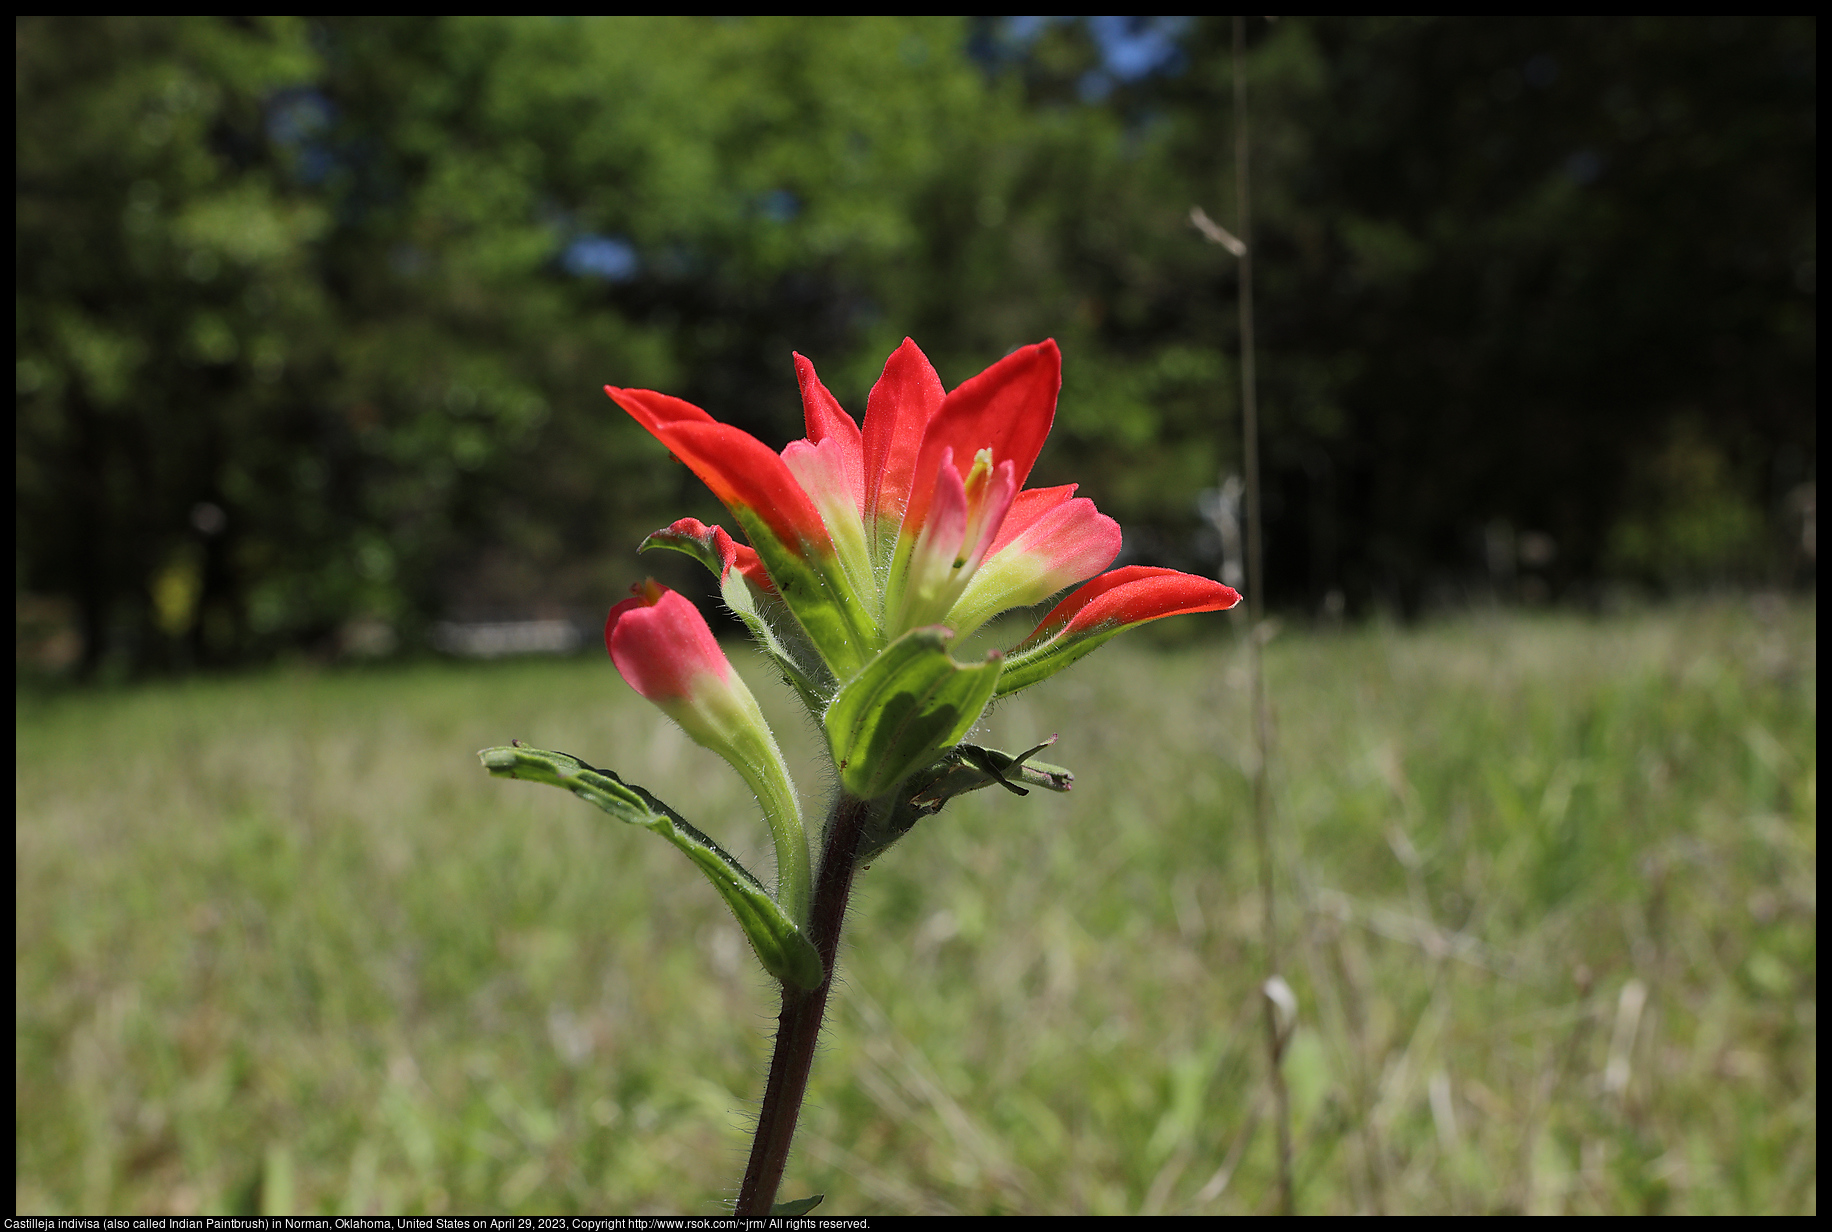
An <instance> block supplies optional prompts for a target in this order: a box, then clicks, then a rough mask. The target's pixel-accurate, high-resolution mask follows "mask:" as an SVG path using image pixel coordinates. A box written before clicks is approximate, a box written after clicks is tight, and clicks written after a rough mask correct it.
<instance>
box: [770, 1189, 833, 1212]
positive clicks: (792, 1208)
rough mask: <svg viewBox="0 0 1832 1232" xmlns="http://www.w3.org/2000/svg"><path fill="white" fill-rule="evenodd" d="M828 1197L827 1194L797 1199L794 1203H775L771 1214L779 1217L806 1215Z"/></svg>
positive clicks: (771, 1208) (771, 1207)
mask: <svg viewBox="0 0 1832 1232" xmlns="http://www.w3.org/2000/svg"><path fill="white" fill-rule="evenodd" d="M826 1197H827V1195H826V1194H815V1195H814V1196H813V1197H812V1198H797V1199H795V1200H794V1201H793V1202H777V1203H773V1204H772V1205H771V1206H770V1214H772V1215H775V1216H778V1217H792V1216H795V1215H806V1214H807V1213H808V1212H809V1211H811V1210H813V1209H814V1208H815V1207H817V1206H819V1205H820V1204H821V1202H822V1200H823V1199H825V1198H826Z"/></svg>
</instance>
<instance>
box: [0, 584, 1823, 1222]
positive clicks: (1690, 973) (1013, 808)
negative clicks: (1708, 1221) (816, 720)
mask: <svg viewBox="0 0 1832 1232" xmlns="http://www.w3.org/2000/svg"><path fill="white" fill-rule="evenodd" d="M1814 620H1815V611H1814V608H1813V606H1812V605H1810V604H1795V605H1788V604H1783V603H1779V602H1767V603H1761V602H1753V603H1752V602H1750V601H1738V602H1729V601H1725V602H1722V603H1718V604H1713V605H1702V606H1696V607H1690V608H1685V609H1678V610H1668V611H1658V612H1652V613H1643V614H1636V615H1624V616H1618V617H1613V618H1609V619H1606V620H1593V619H1586V618H1581V617H1577V616H1570V615H1539V616H1533V615H1494V616H1486V617H1472V618H1468V619H1464V620H1461V621H1455V622H1450V623H1443V624H1437V625H1433V626H1428V627H1426V628H1424V629H1422V630H1417V631H1402V630H1396V629H1390V628H1382V627H1373V628H1368V629H1363V630H1359V631H1355V630H1351V631H1347V632H1342V633H1335V634H1332V633H1328V632H1309V631H1287V632H1286V633H1284V634H1283V635H1282V636H1280V637H1279V638H1277V639H1276V640H1274V641H1273V642H1272V644H1271V645H1270V647H1269V648H1268V657H1267V664H1268V678H1269V680H1270V682H1271V687H1272V690H1273V695H1274V698H1275V700H1276V705H1277V720H1276V722H1277V748H1276V753H1275V761H1274V768H1273V775H1274V790H1275V796H1276V809H1277V813H1276V818H1275V821H1274V833H1275V836H1276V837H1275V843H1276V849H1277V861H1278V868H1279V883H1278V885H1279V889H1278V892H1279V895H1280V903H1279V909H1280V912H1281V919H1282V939H1281V944H1282V949H1283V952H1284V954H1285V955H1286V970H1285V971H1284V975H1285V977H1286V978H1287V979H1288V980H1289V982H1290V983H1291V985H1292V986H1293V988H1294V989H1295V990H1296V992H1297V996H1298V999H1299V1023H1298V1027H1297V1029H1296V1034H1295V1035H1294V1037H1293V1041H1292V1044H1291V1046H1290V1051H1289V1054H1288V1059H1287V1071H1288V1076H1289V1083H1290V1088H1291V1091H1292V1099H1293V1111H1294V1141H1295V1173H1296V1182H1297V1184H1296V1188H1297V1204H1298V1208H1299V1210H1301V1211H1304V1212H1311V1213H1318V1212H1325V1211H1333V1212H1355V1211H1360V1212H1370V1213H1372V1212H1386V1213H1425V1212H1430V1213H1450V1212H1468V1213H1483V1212H1506V1211H1532V1212H1572V1213H1577V1212H1643V1211H1655V1212H1659V1211H1665V1212H1675V1213H1677V1212H1690V1213H1724V1212H1733V1211H1749V1212H1765V1213H1766V1212H1777V1213H1779V1212H1794V1213H1812V1212H1814V1211H1815V1210H1816V1208H1817V1164H1816V1155H1817V1139H1818V1132H1817V1115H1816V1114H1817V1102H1818V1094H1817V1065H1818V1062H1817V1056H1818V1053H1817V1046H1816V1032H1817V965H1816V961H1817V960H1816V953H1817V951H1816V945H1815V924H1816V910H1817V909H1816V901H1817V885H1818V873H1817V865H1818V840H1817V828H1816V823H1817V811H1818V797H1817V754H1816V752H1815V731H1816V722H1817V700H1816V698H1817V692H1816V691H1817V675H1816V673H1817V659H1816V653H1817V651H1816V635H1815V626H1814ZM1176 623H1181V624H1182V625H1183V626H1186V627H1185V628H1184V629H1182V630H1180V632H1182V633H1184V634H1185V635H1187V634H1188V633H1189V628H1188V626H1194V625H1196V624H1197V623H1198V622H1197V621H1196V620H1194V619H1193V618H1190V619H1186V620H1184V621H1182V622H1173V624H1176ZM1215 623H1216V624H1217V625H1219V624H1220V623H1221V622H1220V619H1219V618H1217V619H1216V621H1215ZM1173 632H1178V630H1173ZM1147 641H1148V639H1147V638H1145V637H1135V638H1134V639H1133V641H1132V644H1128V643H1127V642H1126V641H1125V640H1122V641H1121V642H1118V643H1115V644H1114V645H1113V646H1111V647H1109V648H1108V649H1106V650H1103V651H1102V652H1101V653H1100V654H1099V655H1096V656H1094V657H1093V658H1091V659H1089V660H1088V661H1087V662H1085V663H1084V664H1082V665H1080V666H1078V667H1077V668H1075V669H1074V670H1072V671H1070V672H1068V673H1066V674H1065V675H1063V676H1061V677H1058V678H1057V679H1055V680H1053V681H1050V682H1048V683H1045V684H1043V685H1040V686H1038V687H1037V688H1035V689H1033V690H1031V691H1029V692H1027V693H1024V694H1020V695H1019V696H1018V697H1017V698H1015V699H1012V700H1011V701H1010V702H1008V703H1007V704H1005V705H1003V706H1002V707H1001V708H1000V709H999V710H998V711H997V712H995V714H994V715H993V716H992V717H991V719H990V720H989V723H988V725H987V729H986V730H985V731H984V732H983V733H982V734H981V736H979V737H977V739H978V740H979V742H981V743H986V744H991V745H994V746H995V747H1002V748H1008V749H1009V748H1015V747H1022V746H1025V745H1028V744H1029V743H1032V742H1033V737H1041V736H1044V735H1048V734H1049V733H1050V732H1052V731H1054V732H1059V733H1060V734H1061V741H1060V743H1059V744H1058V745H1057V746H1056V748H1055V749H1054V750H1052V753H1051V759H1052V760H1055V761H1059V762H1061V763H1062V764H1064V765H1067V766H1069V767H1070V768H1072V769H1073V770H1074V771H1075V772H1076V775H1077V780H1076V786H1075V789H1074V791H1073V792H1072V793H1071V794H1069V795H1067V796H1046V795H1043V794H1041V793H1033V794H1032V795H1031V796H1030V797H1029V798H1027V799H1017V798H1015V797H1011V796H1007V795H1005V794H1004V793H1002V792H982V793H979V794H978V795H976V796H971V797H967V798H965V799H963V800H960V801H956V802H955V803H953V804H952V805H950V806H949V808H948V810H947V811H945V812H943V813H942V814H941V815H940V816H938V817H935V818H933V819H931V820H928V821H925V822H924V823H923V824H922V825H921V826H919V827H918V828H917V829H916V830H915V831H914V832H913V833H912V834H911V836H910V837H909V838H908V839H906V840H905V842H904V843H903V844H902V845H901V846H899V847H898V848H896V849H895V850H894V851H892V852H890V853H889V854H888V855H887V856H885V857H883V858H882V859H881V860H880V861H879V862H878V863H877V865H876V866H874V867H873V868H872V869H871V870H870V871H869V872H867V873H866V874H864V875H863V877H862V878H861V880H860V883H859V886H858V889H857V893H856V895H855V899H854V908H853V913H852V916H851V922H850V931H849V933H848V946H847V950H846V951H845V953H844V955H843V958H842V964H841V980H842V982H841V984H840V986H839V987H838V988H837V990H836V992H835V996H834V1002H833V1006H832V1008H831V1009H830V1011H829V1024H830V1025H829V1030H828V1032H827V1035H826V1038H825V1048H824V1051H823V1052H822V1054H821V1056H820V1057H819V1059H818V1061H817V1066H816V1071H815V1077H814V1082H813V1085H812V1088H811V1090H810V1096H809V1104H808V1107H807V1109H806V1111H805V1112H804V1115H803V1121H802V1130H801V1133H800V1137H799V1140H798V1144H797V1150H796V1154H795V1156H794V1158H793V1159H792V1160H791V1163H790V1170H789V1177H788V1179H787V1180H786V1182H785V1187H784V1194H785V1196H789V1197H793V1196H799V1195H801V1194H805V1193H815V1192H824V1193H826V1194H827V1195H828V1197H827V1200H826V1203H825V1204H824V1205H823V1206H822V1207H821V1209H820V1212H819V1213H821V1214H855V1213H886V1214H889V1213H924V1212H933V1213H950V1212H1060V1213H1070V1212H1089V1213H1097V1214H1098V1213H1123V1212H1164V1213H1177V1212H1183V1213H1226V1212H1253V1211H1264V1210H1267V1209H1270V1208H1271V1207H1272V1205H1273V1203H1274V1201H1275V1198H1274V1183H1273V1176H1274V1157H1273V1135H1272V1133H1271V1128H1270V1126H1271V1119H1270V1116H1269V1113H1268V1104H1267V1102H1266V1098H1265V1096H1264V1094H1263V1092H1264V1091H1265V1089H1266V1082H1265V1061H1264V1055H1265V1054H1264V1047H1263V1040H1262V1038H1261V1036H1260V1033H1259V1032H1260V1021H1261V1020H1260V1016H1259V1005H1258V1003H1257V1001H1256V992H1255V988H1256V986H1257V983H1258V980H1259V979H1260V977H1261V975H1262V972H1261V970H1260V961H1261V960H1260V953H1261V950H1260V939H1259V936H1258V929H1259V919H1260V901H1259V897H1258V889H1257V886H1258V882H1257V875H1256V866H1255V862H1254V852H1253V847H1252V842H1251V817H1250V814H1249V801H1250V792H1249V790H1248V783H1247V779H1246V777H1245V774H1244V772H1243V769H1242V767H1243V764H1244V762H1245V758H1246V754H1247V748H1246V745H1245V734H1246V731H1247V714H1246V704H1245V689H1244V666H1243V660H1242V657H1241V654H1240V651H1239V649H1238V646H1237V643H1236V642H1235V641H1234V640H1233V639H1232V638H1230V637H1227V636H1222V637H1221V638H1219V639H1217V640H1213V641H1208V642H1193V641H1185V642H1182V643H1177V642H1174V641H1167V642H1162V643H1160V644H1147ZM741 666H743V667H744V668H745V670H746V671H747V673H748V674H750V675H751V676H752V678H753V681H754V682H755V683H756V685H757V688H758V692H759V694H760V696H762V697H764V699H765V706H766V709H771V713H772V718H773V719H778V717H779V716H780V718H779V722H778V727H779V731H782V732H783V733H784V735H785V737H786V743H787V744H789V745H791V746H792V747H791V749H790V753H791V757H792V758H799V759H800V760H799V761H798V765H800V766H802V767H804V768H803V769H802V770H801V771H800V774H799V778H798V782H799V784H800V786H801V788H802V791H803V793H804V795H805V796H806V797H807V798H809V799H810V801H811V802H812V805H813V808H814V809H815V810H816V811H817V812H818V810H819V807H820V798H821V796H822V794H823V792H824V791H825V789H826V784H825V783H824V782H823V781H822V779H821V776H820V774H819V773H818V771H817V770H816V769H815V768H814V763H813V762H812V761H811V760H810V759H811V756H812V751H813V741H812V738H811V735H810V733H809V731H808V730H807V728H806V726H805V721H804V720H802V719H800V718H798V717H794V716H793V715H792V714H791V713H790V703H789V702H788V701H787V699H786V698H783V697H782V696H781V690H780V689H772V688H768V687H765V684H766V683H767V682H765V681H764V679H763V677H764V673H763V672H761V671H758V670H753V669H754V668H755V664H753V663H752V662H751V661H749V660H745V661H744V663H743V664H742V665H741ZM772 700H774V701H775V703H776V704H775V706H774V708H773V709H772ZM16 711H17V718H18V736H17V744H16V750H17V755H18V772H17V780H16V800H17V809H18V814H17V821H16V828H15V850H16V855H17V867H18V872H17V874H16V877H17V881H16V891H17V898H16V907H15V912H16V915H15V926H16V928H15V963H16V975H15V989H16V994H17V1008H16V1010H15V1033H16V1042H15V1054H14V1055H15V1067H16V1069H15V1091H16V1096H15V1098H16V1104H15V1124H16V1130H17V1147H16V1152H17V1154H16V1182H15V1184H16V1190H15V1207H16V1209H17V1210H18V1211H19V1212H21V1213H44V1214H52V1213H61V1212H86V1213H104V1212H116V1213H135V1214H155V1213H160V1212H170V1213H180V1212H219V1213H220V1212H235V1211H245V1212H260V1211H269V1212H275V1213H284V1212H291V1213H309V1212H319V1213H333V1212H334V1213H342V1214H356V1213H363V1212H370V1213H407V1212H436V1211H454V1212H456V1211H467V1212H504V1213H508V1212H527V1213H564V1212H585V1213H600V1214H619V1213H630V1212H639V1211H640V1212H660V1213H667V1212H677V1213H686V1214H713V1213H717V1212H718V1211H719V1210H720V1209H721V1208H722V1205H724V1204H727V1203H729V1201H730V1199H731V1197H732V1194H733V1191H734V1189H735V1186H736V1182H737V1179H738V1176H739V1173H740V1172H741V1170H742V1167H743V1160H744V1153H745V1151H746V1148H747V1145H748V1142H747V1135H746V1120H747V1117H748V1116H749V1115H750V1112H751V1110H752V1108H753V1107H754V1103H753V1101H754V1100H755V1099H756V1098H757V1097H758V1094H759V1093H760V1091H761V1088H762V1073H763V1068H764V1065H765V1063H766V1060H767V1057H768V1043H769V1041H768V1035H767V1032H768V1031H769V1030H770V1029H771V1028H772V1027H773V1025H774V1014H775V1010H776V998H775V994H774V991H773V987H772V986H771V985H770V984H769V982H768V980H767V978H766V977H765V976H764V975H763V974H762V972H761V970H760V969H759V968H758V967H757V965H756V963H755V961H754V960H753V959H752V958H751V956H750V954H749V952H748V950H747V949H746V947H745V943H744V941H743V938H742V935H741V934H740V933H739V932H738V930H737V928H736V927H735V926H734V925H733V924H732V923H731V922H730V920H729V918H728V917H727V916H726V915H725V912H724V908H723V906H722V904H721V903H720V901H719V900H718V898H717V897H716V895H715V894H714V893H713V891H712V890H711V888H710V887H709V886H708V885H707V884H706V883H705V882H704V881H703V880H702V878H701V877H700V875H699V874H698V873H697V872H696V871H694V869H693V868H692V867H691V866H690V865H689V864H688V862H687V861H686V860H684V859H682V858H681V857H680V855H679V854H678V853H677V852H675V851H674V850H673V849H671V848H669V847H668V846H667V845H666V844H664V843H663V842H661V841H660V840H659V839H657V838H655V837H653V836H651V835H647V834H643V833H641V832H638V831H635V830H632V829H629V828H627V827H622V826H619V825H617V823H615V822H613V821H611V820H610V819H609V818H607V817H605V816H604V815H603V814H601V813H599V812H597V811H596V810H594V809H592V808H590V807H588V806H586V805H585V804H583V803H581V802H579V801H577V800H574V799H572V798H571V797H569V796H567V795H565V794H564V793H561V792H558V791H555V790H552V789H549V788H544V787H538V786H535V785H530V784H523V783H512V782H505V781H499V780H493V779H491V778H490V777H488V776H487V775H486V774H485V773H484V771H483V770H482V769H481V768H480V767H479V765H478V763H477V759H476V756H475V751H476V750H477V749H479V748H482V747H484V746H486V745H494V744H503V743H507V742H508V740H509V739H510V738H511V737H519V738H521V739H523V740H524V741H527V742H529V743H532V744H535V745H537V746H541V747H547V748H558V749H564V750H567V751H569V752H573V753H577V754H579V755H580V756H582V757H584V758H586V759H587V760H588V761H592V762H595V763H597V764H599V765H605V766H609V767H611V768H614V769H616V770H619V771H620V772H623V773H624V774H625V775H626V776H627V777H629V778H630V779H631V780H632V781H635V782H639V783H642V784H644V785H646V786H648V787H650V788H651V789H653V790H654V791H655V792H656V793H657V794H658V795H660V796H661V797H662V798H663V799H665V800H667V801H669V802H670V803H672V804H674V805H675V806H676V807H677V808H678V809H680V810H681V811H682V812H683V813H684V814H685V815H686V816H688V817H689V818H691V819H693V820H695V821H696V822H697V823H699V824H700V825H701V826H702V828H704V829H706V830H708V831H710V832H711V833H713V834H714V835H715V836H716V837H718V838H720V839H721V840H722V841H724V842H725V843H726V844H727V845H728V846H730V847H731V848H732V849H733V850H734V851H736V852H737V853H738V854H739V855H740V856H741V857H742V858H744V859H746V860H747V862H749V863H751V865H752V867H754V868H760V867H765V866H767V865H768V863H769V860H768V852H769V840H768V835H767V832H766V831H765V828H764V826H763V824H762V822H761V820H754V821H753V820H751V819H752V818H753V817H754V811H753V806H752V805H751V804H750V802H749V800H748V797H746V796H744V794H743V789H742V787H741V785H740V784H739V782H738V780H737V777H736V776H735V775H734V774H732V773H730V772H729V771H728V770H727V769H726V767H725V766H724V764H723V763H721V762H719V761H718V760H717V759H716V758H715V757H714V756H713V755H712V754H710V753H705V752H703V751H702V750H700V749H698V748H696V747H694V746H692V745H690V744H688V743H687V742H686V741H685V739H684V738H683V737H682V736H681V735H680V734H679V733H678V731H676V730H675V729H673V728H672V727H671V726H670V725H669V724H668V723H667V722H666V721H665V720H663V719H662V718H661V717H660V716H659V715H658V714H656V713H655V712H653V711H652V710H650V709H649V708H647V706H646V705H645V704H644V703H642V702H641V701H640V700H638V699H637V698H636V697H635V696H634V694H632V693H631V692H630V690H629V689H628V688H626V687H625V686H624V685H623V683H622V682H621V681H620V680H618V679H617V676H616V674H615V672H614V671H613V669H612V668H611V666H610V665H609V664H608V663H607V662H603V661H601V660H600V659H598V658H595V657H594V658H590V659H584V660H573V661H560V660H538V661H523V662H515V663H503V664H496V665H490V666H450V665H423V666H408V667H395V668H379V669H374V670H363V671H358V670H350V671H307V670H291V671H281V672H274V673H270V674H264V675H259V676H253V677H247V678H240V679H232V680H200V681H192V682H188V683H182V684H165V685H152V686H145V687H136V688H132V689H123V690H117V691H108V692H93V693H43V692H36V691H28V692H22V693H21V694H19V696H18V700H17V703H16ZM727 1209H728V1208H727Z"/></svg>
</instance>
